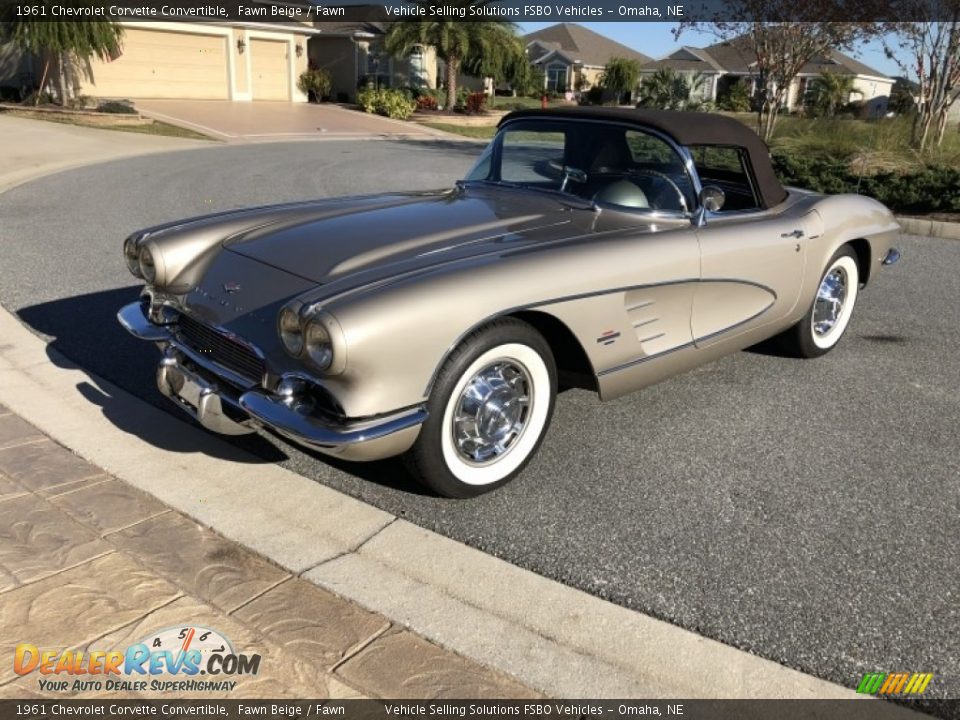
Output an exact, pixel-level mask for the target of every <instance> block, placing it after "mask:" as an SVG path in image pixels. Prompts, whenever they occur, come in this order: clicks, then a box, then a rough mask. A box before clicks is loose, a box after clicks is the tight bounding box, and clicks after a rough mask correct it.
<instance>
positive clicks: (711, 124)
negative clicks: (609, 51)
mask: <svg viewBox="0 0 960 720" xmlns="http://www.w3.org/2000/svg"><path fill="white" fill-rule="evenodd" d="M537 117H556V118H582V119H585V120H609V121H612V122H618V123H630V124H635V125H645V126H647V127H651V128H653V129H654V130H657V131H659V132H661V133H663V134H664V135H667V136H668V137H670V138H673V140H674V141H675V142H676V143H678V144H679V145H725V146H733V147H742V148H744V149H745V150H746V151H747V154H748V156H749V157H750V164H751V165H752V166H753V176H754V178H756V181H757V186H758V187H757V189H758V191H759V193H760V200H761V202H762V203H763V206H764V207H766V208H769V207H773V206H774V205H777V204H778V203H780V202H782V201H783V200H784V198H786V196H787V192H786V190H784V189H783V185H781V184H780V181H779V180H778V179H777V176H776V174H775V173H774V172H773V164H772V162H771V160H770V148H768V147H767V144H766V143H765V142H764V141H763V140H761V139H760V137H759V136H758V135H757V134H756V133H755V132H754V131H753V130H751V129H750V128H748V127H747V126H746V125H744V124H743V123H742V122H740V121H739V120H734V119H733V118H729V117H725V116H723V115H716V114H713V113H699V112H676V111H673V110H647V109H645V108H620V107H597V106H585V107H579V106H578V107H565V108H549V109H546V110H539V109H538V110H518V111H516V112H512V113H509V114H508V115H506V116H504V118H503V119H502V120H501V121H500V125H503V124H504V123H505V122H508V121H510V120H516V119H518V118H537Z"/></svg>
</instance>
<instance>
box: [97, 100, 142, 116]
mask: <svg viewBox="0 0 960 720" xmlns="http://www.w3.org/2000/svg"><path fill="white" fill-rule="evenodd" d="M97 111H98V112H102V113H110V114H112V115H136V114H137V109H136V108H135V107H133V105H131V104H130V103H128V102H124V101H122V100H107V101H106V102H102V103H100V104H99V105H98V106H97Z"/></svg>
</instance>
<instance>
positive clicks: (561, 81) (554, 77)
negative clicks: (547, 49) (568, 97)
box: [547, 64, 567, 93]
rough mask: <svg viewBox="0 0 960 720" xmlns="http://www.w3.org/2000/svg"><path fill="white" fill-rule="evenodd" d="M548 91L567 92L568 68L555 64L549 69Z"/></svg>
mask: <svg viewBox="0 0 960 720" xmlns="http://www.w3.org/2000/svg"><path fill="white" fill-rule="evenodd" d="M547 90H550V91H551V92H558V93H562V92H566V91H567V66H566V65H559V64H554V65H550V66H548V67H547Z"/></svg>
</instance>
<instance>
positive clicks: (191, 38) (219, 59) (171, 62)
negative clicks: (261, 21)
mask: <svg viewBox="0 0 960 720" xmlns="http://www.w3.org/2000/svg"><path fill="white" fill-rule="evenodd" d="M226 50H227V39H226V38H225V37H224V36H222V35H197V34H194V33H178V32H161V31H159V30H139V29H136V28H130V27H128V28H126V29H125V30H124V36H123V54H122V55H121V56H120V57H118V58H117V59H116V60H114V61H112V62H102V63H101V62H98V63H96V64H95V65H94V66H93V68H92V69H93V81H94V83H95V87H92V88H90V90H91V91H92V92H93V93H94V94H95V95H98V96H100V97H132V98H199V99H212V100H226V99H227V97H228V92H227V82H228V74H227V53H226Z"/></svg>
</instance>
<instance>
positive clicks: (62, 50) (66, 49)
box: [0, 0, 123, 103]
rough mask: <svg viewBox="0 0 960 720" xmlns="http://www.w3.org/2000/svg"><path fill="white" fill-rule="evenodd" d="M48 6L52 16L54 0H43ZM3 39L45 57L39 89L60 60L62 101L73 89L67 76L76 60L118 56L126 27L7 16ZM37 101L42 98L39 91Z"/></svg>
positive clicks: (2, 25)
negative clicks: (52, 64)
mask: <svg viewBox="0 0 960 720" xmlns="http://www.w3.org/2000/svg"><path fill="white" fill-rule="evenodd" d="M41 4H43V5H45V6H47V7H48V11H47V17H51V16H52V12H51V11H50V9H49V8H50V6H52V5H53V4H55V3H54V2H53V0H41ZM0 38H7V39H9V40H12V41H13V43H14V44H15V45H16V46H17V47H18V48H19V49H20V50H21V51H23V52H27V53H31V54H34V55H39V56H40V57H41V58H43V76H42V77H41V79H40V91H41V92H42V91H43V88H44V86H45V85H46V82H47V77H48V76H49V74H50V65H51V63H52V61H53V60H56V61H57V64H56V73H57V79H58V84H59V88H60V102H61V103H66V101H67V100H69V99H70V94H71V93H72V88H71V87H70V86H69V83H68V82H67V76H68V73H69V72H70V68H71V67H72V65H73V63H74V62H86V61H88V60H90V58H92V57H94V56H97V57H99V58H100V59H101V60H106V59H107V58H110V57H116V56H117V55H118V54H119V53H120V41H121V39H122V38H123V27H122V26H121V25H120V24H119V23H117V22H114V21H112V20H84V21H82V22H80V21H77V20H43V21H31V20H20V19H17V18H16V16H13V15H8V17H7V18H4V20H3V22H2V23H0ZM36 101H37V102H38V103H39V101H40V93H37V99H36Z"/></svg>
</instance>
